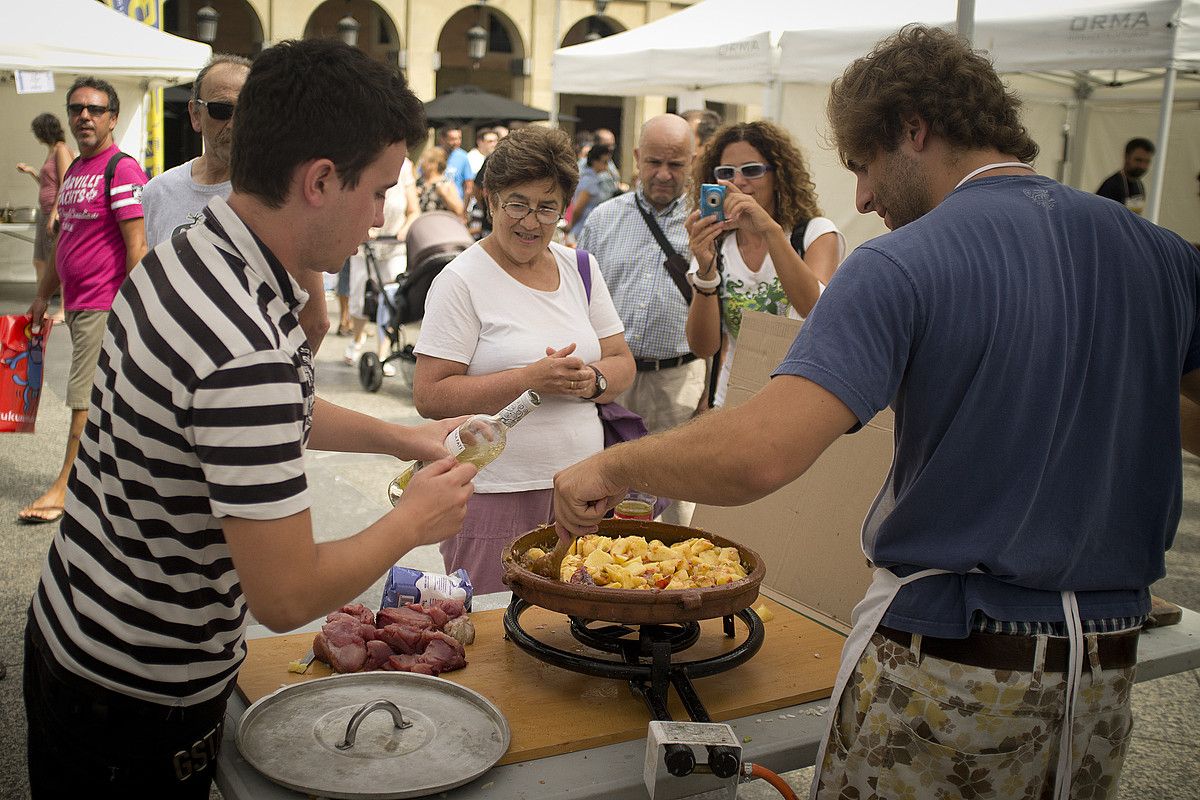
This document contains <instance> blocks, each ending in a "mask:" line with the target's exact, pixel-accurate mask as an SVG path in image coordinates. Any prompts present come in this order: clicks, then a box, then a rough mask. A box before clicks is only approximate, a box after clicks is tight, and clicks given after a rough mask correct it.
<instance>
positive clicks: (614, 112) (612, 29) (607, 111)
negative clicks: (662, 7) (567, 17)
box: [558, 15, 632, 175]
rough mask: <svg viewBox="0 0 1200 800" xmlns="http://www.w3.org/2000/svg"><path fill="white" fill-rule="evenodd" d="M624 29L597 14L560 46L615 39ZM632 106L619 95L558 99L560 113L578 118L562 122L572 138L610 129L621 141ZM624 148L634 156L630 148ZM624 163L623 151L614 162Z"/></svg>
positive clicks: (570, 30) (578, 25) (573, 28)
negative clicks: (585, 132) (626, 115)
mask: <svg viewBox="0 0 1200 800" xmlns="http://www.w3.org/2000/svg"><path fill="white" fill-rule="evenodd" d="M624 30H625V27H624V26H623V25H621V23H620V22H618V21H616V20H615V19H613V18H612V17H608V16H598V15H593V16H590V17H584V18H582V19H580V20H578V21H577V22H576V23H575V24H574V25H572V26H571V27H570V28H568V29H567V33H566V35H565V36H563V39H562V42H560V43H559V47H571V46H572V45H576V44H583V43H584V42H588V41H592V40H593V39H602V38H604V37H606V36H612V35H613V34H614V33H621V32H622V31H624ZM629 105H630V104H629V102H628V98H625V97H619V96H617V95H593V94H561V95H559V97H558V110H559V113H560V114H569V115H571V116H575V117H578V118H579V121H578V122H561V123H560V124H559V126H560V127H561V128H563V130H565V131H567V132H568V133H570V134H571V136H572V137H574V136H575V134H576V133H578V132H580V131H595V130H596V129H597V128H608V129H609V130H610V131H613V132H614V133H616V135H617V137H618V139H619V138H620V136H621V130H622V123H623V122H624V119H625V111H626V109H627V107H628V106H629ZM621 144H623V143H622V142H618V146H620V145H621ZM622 149H624V150H629V152H630V153H632V150H630V149H629V148H622ZM623 161H624V159H622V158H621V153H620V152H618V153H617V154H615V157H614V162H616V163H617V164H618V165H619V166H620V167H625V166H626V165H625V164H624V163H623ZM628 171H629V170H624V169H623V170H622V174H623V175H624V174H625V173H626V172H628Z"/></svg>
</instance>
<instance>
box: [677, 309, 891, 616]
mask: <svg viewBox="0 0 1200 800" xmlns="http://www.w3.org/2000/svg"><path fill="white" fill-rule="evenodd" d="M800 325H801V323H800V322H798V321H796V320H791V319H786V318H784V317H776V316H772V315H770V314H763V313H759V312H747V313H746V314H745V316H743V317H742V326H741V331H740V333H739V335H738V344H737V351H736V353H735V355H734V359H733V365H732V369H731V374H730V381H729V391H728V393H727V395H726V402H727V403H728V404H729V405H730V406H737V405H740V404H741V403H744V402H745V401H746V400H747V399H749V398H750V397H751V396H752V395H753V394H754V393H755V392H757V391H758V390H759V389H760V388H762V387H763V386H764V385H766V383H767V381H769V380H770V377H771V373H772V372H774V370H775V368H776V367H778V366H779V363H780V362H781V361H783V359H784V356H786V355H787V351H788V348H789V347H790V346H791V344H792V340H793V339H795V338H796V334H797V333H798V332H799V330H800ZM893 424H894V417H893V414H892V412H891V410H890V409H886V410H884V411H883V412H881V413H880V414H879V415H878V416H876V417H875V419H873V420H872V421H871V422H870V424H868V425H867V426H866V427H864V428H863V429H862V430H860V431H859V432H858V433H855V434H853V435H849V436H843V437H842V438H841V439H839V440H838V441H837V442H835V443H834V444H833V446H832V447H830V448H829V449H828V450H826V451H825V453H824V454H823V455H822V456H821V457H820V458H819V459H818V460H817V462H816V463H815V464H813V466H812V467H811V468H810V469H809V470H808V472H806V473H805V474H804V475H802V476H801V477H800V478H798V479H797V480H795V481H793V482H792V483H791V484H789V485H787V486H785V487H783V488H782V489H780V490H779V491H777V492H775V493H774V494H771V495H769V496H767V497H764V498H763V499H761V500H759V501H757V502H755V503H751V504H749V505H746V506H741V507H737V508H720V507H716V506H697V507H696V513H695V515H694V516H693V517H692V525H693V526H695V527H698V528H703V529H704V530H707V531H712V532H713V533H717V534H720V535H722V536H727V537H729V538H730V539H733V540H734V541H737V542H744V543H745V544H746V545H748V546H749V547H751V548H753V549H755V550H757V551H758V553H759V554H760V555H761V556H762V557H763V559H764V560H765V561H766V564H767V577H766V579H765V580H764V581H763V585H764V586H767V587H770V588H771V589H772V590H774V591H775V592H778V593H779V594H782V595H784V596H786V597H788V598H791V599H793V600H795V601H797V602H800V603H802V604H804V605H806V606H809V607H810V608H812V609H814V610H816V611H818V612H820V613H821V614H822V615H824V616H827V617H832V618H833V619H834V620H836V621H838V622H841V623H843V624H844V625H847V626H848V625H849V623H850V612H851V611H853V609H854V606H855V605H856V604H857V603H858V601H859V600H861V599H862V596H863V594H864V593H865V592H866V589H867V585H868V584H869V583H870V580H871V573H870V569H869V568H868V567H867V562H866V557H865V556H864V555H863V552H862V549H861V545H860V533H861V530H862V522H863V518H864V517H865V516H866V514H867V510H868V509H869V508H870V506H871V503H872V502H873V501H874V499H875V495H876V494H877V493H878V492H879V487H880V486H882V485H883V481H884V479H885V478H886V477H887V473H888V469H889V468H890V467H891V463H892V452H893V446H892V428H893Z"/></svg>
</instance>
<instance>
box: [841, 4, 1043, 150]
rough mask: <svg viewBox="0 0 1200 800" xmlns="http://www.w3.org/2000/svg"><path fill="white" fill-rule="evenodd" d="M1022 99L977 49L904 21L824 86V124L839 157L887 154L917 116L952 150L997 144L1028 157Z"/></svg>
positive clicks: (1030, 147) (1034, 147)
mask: <svg viewBox="0 0 1200 800" xmlns="http://www.w3.org/2000/svg"><path fill="white" fill-rule="evenodd" d="M1020 107H1021V101H1020V100H1018V99H1017V97H1016V96H1015V95H1014V94H1012V93H1011V92H1009V91H1008V90H1007V89H1006V88H1005V86H1004V84H1003V83H1002V82H1001V80H1000V76H999V75H997V74H996V70H995V69H994V68H993V67H992V64H991V62H990V61H988V60H987V59H986V58H985V57H984V56H983V55H982V54H980V53H977V52H974V51H972V50H971V49H970V47H969V46H968V44H967V43H966V41H964V40H963V39H961V38H960V37H958V36H956V35H955V34H953V33H950V32H948V31H944V30H941V29H940V28H930V27H926V26H924V25H907V26H905V27H903V28H901V29H900V30H899V31H898V32H896V33H894V34H892V35H891V36H889V37H887V38H885V39H883V40H881V41H880V42H879V43H878V44H876V45H875V49H874V50H872V51H871V52H870V53H868V54H867V55H865V56H863V57H862V58H860V59H858V60H857V61H855V62H854V63H853V64H851V65H850V66H849V67H847V68H846V72H845V73H844V74H843V75H842V77H840V78H838V79H836V80H835V81H834V82H833V85H832V86H831V87H830V89H829V105H828V111H829V123H830V127H831V133H832V139H833V143H834V145H835V146H836V147H837V150H838V155H839V156H840V157H841V159H842V162H843V163H845V164H847V165H851V164H852V163H859V164H865V163H867V162H869V161H870V160H871V159H872V158H873V157H874V156H875V154H876V153H877V152H879V151H880V150H881V149H882V150H883V151H884V152H888V153H890V152H893V151H895V150H896V148H897V147H899V145H900V140H901V138H902V137H903V135H904V120H905V119H906V118H911V117H912V116H917V117H920V118H921V119H923V120H924V121H925V122H926V123H928V125H929V129H930V131H931V132H932V133H934V134H936V135H938V136H941V137H942V138H944V139H946V140H947V141H949V142H950V144H951V145H952V146H954V147H957V148H963V149H980V148H995V149H996V150H999V151H1000V152H1001V153H1007V154H1009V155H1013V156H1016V157H1017V158H1018V159H1020V160H1021V161H1025V162H1030V161H1032V160H1033V159H1034V158H1036V157H1037V154H1038V146H1037V143H1036V142H1034V141H1033V139H1031V138H1030V137H1029V131H1028V130H1026V129H1025V126H1024V125H1022V124H1021V118H1020V114H1019V113H1018V112H1019V110H1020Z"/></svg>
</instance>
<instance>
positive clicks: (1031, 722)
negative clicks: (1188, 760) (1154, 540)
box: [817, 633, 1135, 800]
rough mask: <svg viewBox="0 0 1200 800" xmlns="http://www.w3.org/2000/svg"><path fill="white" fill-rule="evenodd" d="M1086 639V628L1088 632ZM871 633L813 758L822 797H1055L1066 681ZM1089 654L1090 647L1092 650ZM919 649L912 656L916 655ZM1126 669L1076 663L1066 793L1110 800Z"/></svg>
mask: <svg viewBox="0 0 1200 800" xmlns="http://www.w3.org/2000/svg"><path fill="white" fill-rule="evenodd" d="M1086 639H1087V640H1088V644H1089V645H1091V644H1093V641H1092V640H1093V639H1094V635H1088V636H1087V637H1086ZM919 647H920V645H919V637H914V641H913V647H912V649H910V648H908V647H904V646H902V645H899V644H897V643H895V642H893V641H891V640H890V639H887V638H885V637H883V636H881V635H880V634H878V633H876V634H875V635H874V636H872V637H871V642H870V644H869V645H868V646H867V649H866V652H865V653H863V656H862V658H861V659H860V660H859V664H858V669H857V670H855V672H854V675H853V676H852V677H851V680H850V684H849V685H848V686H847V687H846V691H845V693H844V694H843V695H842V700H841V703H840V705H839V707H838V709H837V712H836V717H835V719H834V725H833V732H832V738H831V740H830V742H829V744H828V746H827V748H826V754H825V760H824V763H822V764H821V765H820V767H821V769H820V774H819V776H818V777H817V780H818V781H819V784H818V790H817V797H818V798H821V800H834V799H835V798H836V799H837V800H866V798H883V799H884V800H929V799H930V798H937V799H939V800H940V799H943V798H944V799H945V800H950V798H966V800H975V799H976V798H979V799H980V800H983V799H985V798H1004V799H1005V800H1008V799H1009V798H1013V800H1039V799H1040V798H1050V797H1051V796H1052V795H1053V793H1054V779H1055V772H1056V770H1057V765H1058V749H1059V736H1060V732H1061V729H1062V714H1063V702H1064V697H1065V694H1066V677H1065V675H1064V674H1063V673H1061V672H1045V673H1043V672H1041V670H1040V668H1038V669H1035V670H1034V671H1031V672H1016V671H1008V670H994V669H985V668H982V667H974V666H969V665H962V664H958V663H956V662H953V661H944V660H941V659H937V658H931V657H928V656H925V657H921V656H920V655H919ZM1089 649H1091V650H1092V652H1093V653H1094V652H1095V650H1094V648H1089ZM915 653H916V654H915ZM1134 669H1135V668H1134V667H1129V668H1126V669H1108V670H1101V669H1100V668H1099V663H1098V661H1097V660H1096V659H1095V658H1094V657H1093V658H1092V659H1091V667H1090V668H1089V666H1088V664H1087V663H1086V662H1085V665H1084V670H1083V679H1082V682H1081V684H1080V691H1079V704H1078V706H1077V709H1076V714H1075V723H1074V729H1073V731H1072V737H1073V738H1072V742H1073V745H1072V753H1071V770H1072V773H1073V785H1072V790H1071V797H1072V798H1079V799H1080V800H1083V798H1089V799H1091V798H1116V796H1117V784H1118V781H1119V779H1120V773H1121V765H1122V763H1123V762H1124V759H1125V750H1126V748H1127V747H1128V744H1129V735H1130V732H1131V731H1132V727H1133V717H1132V714H1131V712H1130V708H1129V694H1130V689H1131V688H1132V686H1133V675H1134Z"/></svg>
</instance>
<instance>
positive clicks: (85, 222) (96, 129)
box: [17, 77, 146, 524]
mask: <svg viewBox="0 0 1200 800" xmlns="http://www.w3.org/2000/svg"><path fill="white" fill-rule="evenodd" d="M120 110H121V100H120V98H119V97H118V96H117V91H116V89H114V88H113V87H112V85H111V84H109V83H108V81H104V80H101V79H99V78H92V77H80V78H77V79H76V80H75V83H73V84H72V85H71V88H70V90H69V91H68V92H67V123H68V125H69V126H70V128H71V134H72V135H73V136H74V137H75V142H76V143H77V144H78V145H79V158H77V159H75V161H74V162H72V164H71V166H70V167H68V168H67V171H66V173H65V174H64V175H63V182H62V186H61V188H60V189H59V195H58V218H59V224H60V226H61V227H60V231H59V236H58V245H57V249H56V251H55V267H56V268H55V269H48V270H46V271H45V273H43V275H42V279H41V280H40V281H38V286H37V296H36V297H35V298H34V300H33V303H32V304H30V306H29V315H30V316H31V317H32V318H33V325H34V326H35V327H38V326H40V325H41V324H42V319H43V317H45V315H46V308H47V306H48V305H49V303H50V298H51V296H53V294H54V292H55V291H56V290H58V289H59V288H60V287H61V289H62V298H63V308H64V309H65V311H66V323H67V327H68V328H69V329H70V332H71V373H70V377H69V378H68V379H67V406H69V407H70V409H71V427H70V431H69V433H68V435H67V449H66V455H65V457H64V459H63V463H62V468H61V469H60V470H59V473H58V477H57V478H55V480H54V483H53V484H51V485H50V488H49V489H47V490H46V492H45V493H44V494H42V496H41V497H39V498H37V499H36V500H34V501H33V502H32V503H30V504H29V505H28V506H26V507H25V508H23V509H21V512H20V513H19V514H18V515H17V519H18V520H20V521H21V522H25V523H29V524H37V523H46V522H55V521H57V520H58V519H59V518H61V517H62V515H63V501H64V499H65V498H66V494H67V479H68V478H69V477H70V474H71V464H72V463H74V461H75V455H76V453H77V452H78V450H79V437H80V434H82V432H83V426H84V424H85V422H86V421H87V409H88V403H89V401H90V399H91V395H92V377H93V375H94V373H95V372H96V360H97V358H98V357H99V355H100V343H101V341H102V340H103V338H104V326H105V323H106V321H107V319H108V311H109V309H110V308H111V307H112V302H113V297H114V296H115V295H116V293H117V290H118V289H120V288H121V284H122V283H123V282H124V281H125V276H126V275H127V274H128V273H129V272H130V271H131V270H132V269H133V268H134V266H135V265H136V264H137V263H138V261H140V260H141V258H142V256H143V255H145V253H146V232H145V229H144V227H143V224H142V204H141V193H142V187H143V186H144V185H145V184H146V175H145V173H143V172H142V168H141V167H139V166H138V163H137V161H135V160H134V159H133V158H132V157H130V156H128V155H126V154H124V153H122V152H121V150H120V148H118V147H117V145H116V144H114V143H113V131H114V130H115V129H116V127H117V116H118V114H119V113H120Z"/></svg>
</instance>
